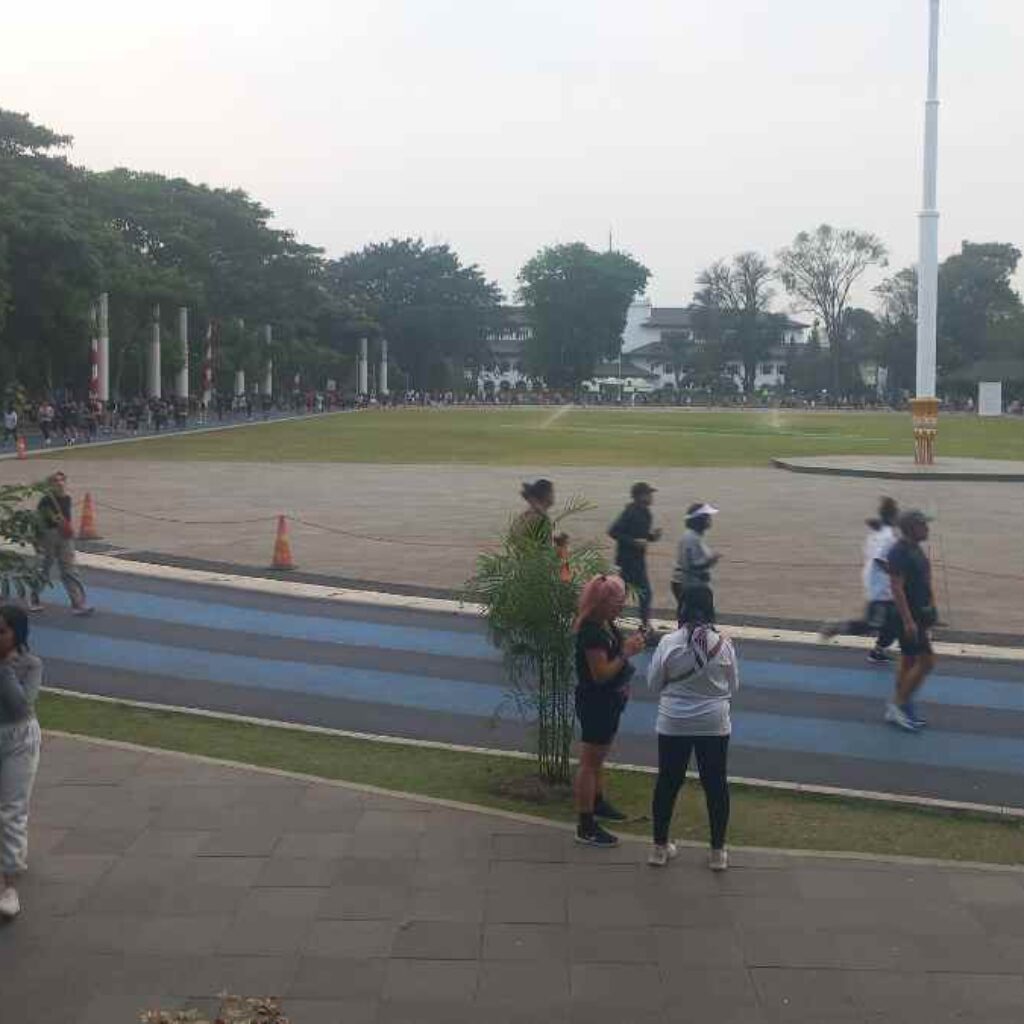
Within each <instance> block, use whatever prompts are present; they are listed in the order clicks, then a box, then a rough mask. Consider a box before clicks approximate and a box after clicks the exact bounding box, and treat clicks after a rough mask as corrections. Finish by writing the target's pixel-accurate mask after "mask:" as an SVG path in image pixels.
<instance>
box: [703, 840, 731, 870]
mask: <svg viewBox="0 0 1024 1024" xmlns="http://www.w3.org/2000/svg"><path fill="white" fill-rule="evenodd" d="M708 867H709V868H711V870H712V871H728V870H729V851H728V850H727V849H726V848H725V847H724V846H723V847H722V849H721V850H712V851H711V853H710V854H709V855H708Z"/></svg>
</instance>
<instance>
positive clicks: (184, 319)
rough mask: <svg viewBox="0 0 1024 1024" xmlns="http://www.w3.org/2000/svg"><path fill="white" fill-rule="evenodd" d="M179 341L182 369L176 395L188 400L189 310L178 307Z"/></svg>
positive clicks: (177, 382) (176, 384)
mask: <svg viewBox="0 0 1024 1024" xmlns="http://www.w3.org/2000/svg"><path fill="white" fill-rule="evenodd" d="M178 340H179V341H180V342H181V359H182V362H181V369H180V370H179V371H178V379H177V381H176V383H175V387H174V393H175V394H176V395H177V396H178V398H188V309H187V308H186V307H185V306H179V307H178Z"/></svg>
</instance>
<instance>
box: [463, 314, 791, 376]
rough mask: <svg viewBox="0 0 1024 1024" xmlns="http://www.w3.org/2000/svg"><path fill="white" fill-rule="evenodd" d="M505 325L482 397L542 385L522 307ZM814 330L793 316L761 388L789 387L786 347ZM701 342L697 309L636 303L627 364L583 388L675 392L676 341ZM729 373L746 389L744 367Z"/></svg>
mask: <svg viewBox="0 0 1024 1024" xmlns="http://www.w3.org/2000/svg"><path fill="white" fill-rule="evenodd" d="M504 313H505V323H504V324H503V326H502V327H500V328H498V329H497V330H494V331H491V332H489V333H488V335H487V337H486V343H487V348H488V356H487V357H486V358H485V360H484V362H483V363H482V365H481V367H480V368H479V371H478V372H477V373H476V381H477V388H478V391H479V392H480V393H481V394H486V393H490V392H494V391H507V390H509V389H512V388H519V389H522V388H532V387H533V386H536V385H538V384H539V383H540V382H539V381H536V380H534V379H532V378H530V377H529V376H528V375H527V374H526V373H525V371H524V368H523V357H524V348H525V345H526V342H527V341H528V340H529V337H530V323H529V320H528V319H527V316H526V311H525V308H524V307H522V306H506V307H505V308H504ZM809 334H810V327H809V326H808V325H807V324H804V323H801V322H799V321H797V320H790V319H788V318H787V320H786V321H785V324H784V326H783V331H782V336H781V340H780V344H779V345H778V346H777V347H776V348H775V349H774V350H773V351H772V353H771V354H770V355H769V356H768V357H766V358H765V359H764V360H763V361H762V362H761V363H759V364H758V368H757V378H756V380H755V385H754V386H755V387H756V388H765V387H776V386H778V385H780V384H783V383H785V372H786V346H787V345H802V344H805V343H806V342H807V340H808V337H809ZM676 339H679V340H681V341H684V342H689V343H693V344H698V345H699V344H700V343H701V339H700V338H696V337H695V335H694V328H693V308H692V307H691V306H654V305H652V304H651V302H650V301H649V300H647V299H641V300H639V301H637V302H634V303H632V304H631V305H630V307H629V309H628V311H627V313H626V326H625V329H624V330H623V332H622V361H621V370H620V367H619V362H617V361H612V362H608V363H603V364H602V365H601V366H599V367H598V369H597V372H596V373H595V375H594V378H593V379H592V380H589V381H586V382H584V384H583V389H584V390H585V391H588V392H591V393H602V394H609V395H619V394H621V395H623V396H628V395H630V394H644V393H649V392H651V391H657V390H660V389H662V388H674V387H675V386H676V383H677V371H676V366H675V364H674V360H673V357H672V352H671V348H670V344H669V343H670V341H675V340H676ZM725 371H726V373H728V374H730V375H731V376H732V378H733V379H734V380H735V382H736V385H737V387H742V383H743V367H742V366H741V365H740V364H739V363H737V362H735V361H732V362H730V363H728V364H726V367H725Z"/></svg>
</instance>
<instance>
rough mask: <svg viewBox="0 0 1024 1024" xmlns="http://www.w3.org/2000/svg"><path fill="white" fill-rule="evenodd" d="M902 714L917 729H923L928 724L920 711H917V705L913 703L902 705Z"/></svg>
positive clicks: (908, 702)
mask: <svg viewBox="0 0 1024 1024" xmlns="http://www.w3.org/2000/svg"><path fill="white" fill-rule="evenodd" d="M903 713H904V714H905V715H906V716H907V718H909V719H910V720H911V721H912V722H913V723H914V725H916V726H917V727H918V729H923V728H924V727H925V726H926V725H927V724H928V723H927V722H926V721H925V718H924V716H923V715H922V714H921V712H920V711H918V710H917V705H916V704H915V703H914V702H913V701H909V700H908V701H907V703H906V704H904V705H903Z"/></svg>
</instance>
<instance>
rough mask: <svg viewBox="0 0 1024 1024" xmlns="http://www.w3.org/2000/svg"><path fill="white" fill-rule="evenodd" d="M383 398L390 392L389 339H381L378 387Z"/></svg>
mask: <svg viewBox="0 0 1024 1024" xmlns="http://www.w3.org/2000/svg"><path fill="white" fill-rule="evenodd" d="M377 390H378V391H379V392H380V396H381V398H383V397H384V396H385V395H386V394H387V393H388V339H387V338H381V339H380V386H379V387H378V388H377Z"/></svg>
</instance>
